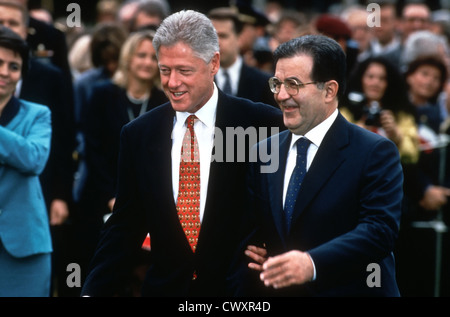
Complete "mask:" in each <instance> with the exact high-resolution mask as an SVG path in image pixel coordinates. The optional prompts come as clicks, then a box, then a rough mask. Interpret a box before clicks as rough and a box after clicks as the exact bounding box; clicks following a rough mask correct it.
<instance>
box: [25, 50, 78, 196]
mask: <svg viewBox="0 0 450 317" xmlns="http://www.w3.org/2000/svg"><path fill="white" fill-rule="evenodd" d="M20 98H21V99H24V100H28V101H32V102H36V103H39V104H43V105H45V106H47V107H49V108H50V110H51V112H52V144H51V151H50V157H49V159H48V162H47V165H46V167H45V170H44V171H43V173H42V174H41V176H40V179H41V183H42V186H43V192H44V196H45V198H46V201H47V204H50V202H51V201H52V200H53V199H56V198H58V199H62V200H64V201H66V202H71V200H72V182H73V173H74V171H75V163H74V160H73V159H72V153H73V151H74V150H75V125H74V116H73V99H72V98H73V90H72V87H71V86H70V85H68V83H67V81H66V80H65V76H64V74H63V72H62V71H61V70H60V69H59V68H58V67H56V66H53V65H51V64H48V63H44V62H42V61H40V60H38V59H36V58H32V59H30V65H29V69H28V72H27V74H26V75H25V76H24V78H23V81H22V87H21V90H20Z"/></svg>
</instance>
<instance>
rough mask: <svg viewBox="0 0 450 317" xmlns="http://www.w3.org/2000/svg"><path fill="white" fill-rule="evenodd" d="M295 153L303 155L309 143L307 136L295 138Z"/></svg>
mask: <svg viewBox="0 0 450 317" xmlns="http://www.w3.org/2000/svg"><path fill="white" fill-rule="evenodd" d="M296 143H297V155H305V154H306V151H308V147H309V145H310V144H311V141H310V140H308V139H307V138H304V137H303V138H300V139H298V140H297V142H296Z"/></svg>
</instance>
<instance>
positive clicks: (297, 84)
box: [268, 76, 320, 96]
mask: <svg viewBox="0 0 450 317" xmlns="http://www.w3.org/2000/svg"><path fill="white" fill-rule="evenodd" d="M274 80H278V81H279V82H280V89H279V90H278V91H276V88H275V87H274V89H272V86H273V85H271V82H273V81H274ZM286 80H293V81H295V82H299V80H297V79H296V78H287V79H285V80H284V81H281V80H280V79H279V78H277V77H275V76H273V77H270V78H269V81H268V82H269V88H270V91H271V92H273V93H274V94H279V93H280V91H281V85H282V84H283V85H284V88H285V89H286V92H287V93H288V94H289V95H290V96H296V95H297V94H298V93H299V91H300V88H304V87H305V86H306V85H311V84H319V83H320V82H319V81H310V82H307V83H302V82H299V83H296V84H295V86H296V90H297V92H296V93H295V94H292V93H290V92H289V91H288V89H290V88H287V86H286Z"/></svg>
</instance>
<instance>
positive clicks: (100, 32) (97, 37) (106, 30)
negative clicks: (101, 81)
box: [90, 22, 127, 67]
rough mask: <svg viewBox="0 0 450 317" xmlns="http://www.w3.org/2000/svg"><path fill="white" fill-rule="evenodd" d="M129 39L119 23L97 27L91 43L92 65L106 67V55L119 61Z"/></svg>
mask: <svg viewBox="0 0 450 317" xmlns="http://www.w3.org/2000/svg"><path fill="white" fill-rule="evenodd" d="M126 38H127V33H126V32H125V30H124V29H123V27H122V26H120V25H119V24H117V23H113V22H107V23H101V24H99V25H97V26H96V27H95V29H94V31H93V32H92V40H91V43H90V50H91V55H92V57H91V59H92V64H93V65H94V66H95V67H100V66H104V65H105V63H106V62H107V61H106V60H105V54H108V55H109V56H108V57H109V58H113V59H115V60H119V55H120V50H121V48H122V45H123V43H124V42H125V40H126Z"/></svg>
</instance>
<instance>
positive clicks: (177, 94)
mask: <svg viewBox="0 0 450 317" xmlns="http://www.w3.org/2000/svg"><path fill="white" fill-rule="evenodd" d="M185 93H186V92H185V91H182V92H172V95H174V96H175V97H181V96H183V95H184V94H185Z"/></svg>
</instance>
